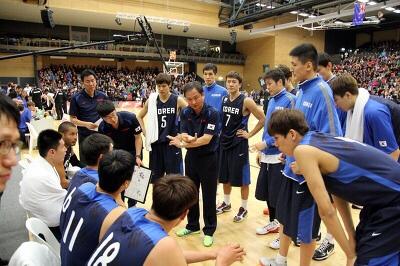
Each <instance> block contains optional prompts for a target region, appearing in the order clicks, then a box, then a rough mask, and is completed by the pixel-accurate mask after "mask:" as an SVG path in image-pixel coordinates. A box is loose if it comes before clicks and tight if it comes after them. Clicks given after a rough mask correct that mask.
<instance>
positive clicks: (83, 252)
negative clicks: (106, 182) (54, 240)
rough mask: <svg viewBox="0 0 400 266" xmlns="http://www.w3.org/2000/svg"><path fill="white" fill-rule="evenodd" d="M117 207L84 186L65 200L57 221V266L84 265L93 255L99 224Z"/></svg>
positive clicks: (108, 199) (102, 195) (73, 190)
mask: <svg viewBox="0 0 400 266" xmlns="http://www.w3.org/2000/svg"><path fill="white" fill-rule="evenodd" d="M117 206H118V204H117V203H116V202H115V200H114V198H113V197H111V196H110V195H108V194H103V193H99V192H97V191H96V185H94V184H92V183H85V184H83V185H82V186H80V187H79V188H74V189H72V190H71V192H70V193H69V194H68V195H67V197H66V198H65V201H64V204H63V207H62V210H61V217H60V230H61V234H62V238H61V243H60V244H61V249H60V255H61V264H62V265H84V264H85V263H86V262H87V261H88V259H89V257H90V255H92V254H93V251H94V250H95V248H96V246H97V244H98V242H99V233H100V229H101V226H102V224H103V220H104V219H105V218H106V216H107V215H108V214H109V213H110V211H112V210H113V209H114V208H116V207H117Z"/></svg>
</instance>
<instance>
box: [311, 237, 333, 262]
mask: <svg viewBox="0 0 400 266" xmlns="http://www.w3.org/2000/svg"><path fill="white" fill-rule="evenodd" d="M334 252H335V245H334V244H331V243H329V241H328V239H326V238H325V239H324V241H322V244H321V245H320V246H319V247H318V248H317V249H316V250H315V252H314V256H313V257H312V258H313V260H316V261H321V260H326V259H327V258H328V257H329V256H330V255H332V254H333V253H334Z"/></svg>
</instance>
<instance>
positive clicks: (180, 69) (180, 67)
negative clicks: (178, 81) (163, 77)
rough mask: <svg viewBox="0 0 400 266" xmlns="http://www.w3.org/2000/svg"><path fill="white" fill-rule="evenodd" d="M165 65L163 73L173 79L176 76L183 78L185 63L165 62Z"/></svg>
mask: <svg viewBox="0 0 400 266" xmlns="http://www.w3.org/2000/svg"><path fill="white" fill-rule="evenodd" d="M165 65H166V66H165ZM165 65H163V72H164V73H168V74H170V75H171V76H174V77H175V78H176V77H177V76H183V73H184V72H185V63H183V62H173V61H167V62H165Z"/></svg>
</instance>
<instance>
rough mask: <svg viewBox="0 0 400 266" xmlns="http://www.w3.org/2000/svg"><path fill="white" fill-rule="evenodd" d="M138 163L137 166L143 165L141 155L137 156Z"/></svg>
mask: <svg viewBox="0 0 400 266" xmlns="http://www.w3.org/2000/svg"><path fill="white" fill-rule="evenodd" d="M136 165H137V166H141V165H143V162H142V160H141V159H140V157H136Z"/></svg>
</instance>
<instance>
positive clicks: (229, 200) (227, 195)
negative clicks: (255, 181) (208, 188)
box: [224, 194, 231, 205]
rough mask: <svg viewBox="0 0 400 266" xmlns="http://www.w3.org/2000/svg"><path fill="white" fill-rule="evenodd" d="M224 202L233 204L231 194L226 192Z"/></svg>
mask: <svg viewBox="0 0 400 266" xmlns="http://www.w3.org/2000/svg"><path fill="white" fill-rule="evenodd" d="M224 202H225V203H226V205H229V204H231V195H229V194H224Z"/></svg>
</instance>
